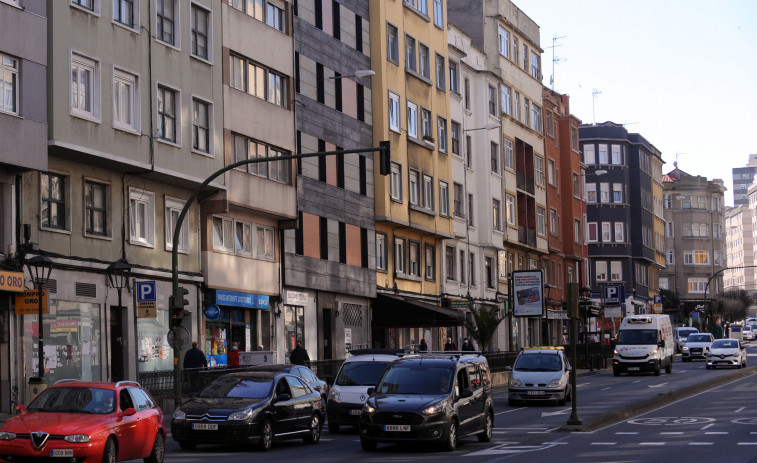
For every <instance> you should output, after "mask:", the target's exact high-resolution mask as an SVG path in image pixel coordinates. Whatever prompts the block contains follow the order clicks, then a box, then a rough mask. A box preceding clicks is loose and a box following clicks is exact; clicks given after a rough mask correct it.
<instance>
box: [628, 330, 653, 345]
mask: <svg viewBox="0 0 757 463" xmlns="http://www.w3.org/2000/svg"><path fill="white" fill-rule="evenodd" d="M618 344H657V331H655V330H620V333H619V334H618Z"/></svg>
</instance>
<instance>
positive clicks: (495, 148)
mask: <svg viewBox="0 0 757 463" xmlns="http://www.w3.org/2000/svg"><path fill="white" fill-rule="evenodd" d="M489 157H490V159H491V168H492V172H494V173H495V174H498V173H499V145H498V144H496V143H494V142H491V143H490V144H489Z"/></svg>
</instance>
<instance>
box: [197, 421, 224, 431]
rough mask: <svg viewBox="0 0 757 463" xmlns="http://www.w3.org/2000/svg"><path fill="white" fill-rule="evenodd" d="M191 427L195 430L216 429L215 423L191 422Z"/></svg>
mask: <svg viewBox="0 0 757 463" xmlns="http://www.w3.org/2000/svg"><path fill="white" fill-rule="evenodd" d="M192 429H194V430H195V431H218V424H216V423H192Z"/></svg>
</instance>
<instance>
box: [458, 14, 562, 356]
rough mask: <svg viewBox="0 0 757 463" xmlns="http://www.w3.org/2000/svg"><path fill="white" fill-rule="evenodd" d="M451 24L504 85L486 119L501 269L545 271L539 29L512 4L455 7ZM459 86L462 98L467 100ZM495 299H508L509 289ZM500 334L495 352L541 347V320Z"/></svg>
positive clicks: (493, 93) (516, 322) (525, 320)
mask: <svg viewBox="0 0 757 463" xmlns="http://www.w3.org/2000/svg"><path fill="white" fill-rule="evenodd" d="M448 14H449V20H450V22H453V23H454V24H455V25H457V26H458V27H459V28H460V29H461V30H463V31H464V32H465V33H466V34H468V35H469V36H470V37H471V41H472V44H473V45H474V46H475V47H477V48H478V49H479V50H482V51H483V53H484V54H485V56H486V58H487V60H486V70H487V72H489V73H493V74H494V75H495V76H497V78H498V79H500V80H501V84H500V86H499V88H496V87H495V88H492V89H489V91H488V96H487V98H488V106H489V107H490V108H491V109H490V114H492V115H494V116H495V117H497V118H498V119H499V120H500V125H501V134H502V140H501V146H502V151H503V154H502V155H503V160H502V164H503V174H502V176H503V200H504V206H503V210H504V211H505V214H504V215H505V226H504V228H503V230H504V246H505V249H504V253H503V254H502V258H501V265H503V266H504V269H505V270H504V273H505V274H507V275H508V276H509V275H511V274H512V272H513V271H514V270H534V271H538V270H543V269H544V266H545V262H544V257H545V256H546V255H547V254H548V234H547V207H546V204H547V190H546V187H547V185H546V177H545V159H544V135H543V111H542V83H541V80H542V71H541V54H542V49H541V47H540V45H539V43H540V42H539V26H538V25H537V24H536V23H535V22H533V20H531V19H530V18H529V17H528V16H527V15H526V14H525V13H524V12H523V11H521V10H520V9H518V7H517V6H516V5H515V4H513V3H512V2H510V1H509V0H501V1H500V0H483V1H476V2H469V1H462V0H452V1H450V2H449V5H448ZM465 85H466V84H465V82H463V93H465V90H464V89H465ZM498 287H499V292H500V293H502V294H509V286H508V284H507V282H505V281H501V282H498ZM507 312H508V317H509V320H508V323H510V324H511V327H510V329H509V330H507V331H505V330H500V332H499V335H498V338H497V343H498V344H497V345H498V346H499V347H500V348H501V349H513V350H517V349H518V348H520V347H522V346H529V345H537V344H539V343H540V342H542V337H541V333H542V324H543V323H542V317H541V316H536V315H533V314H530V313H527V314H525V315H523V316H514V314H513V311H512V310H510V308H509V307H508V310H507Z"/></svg>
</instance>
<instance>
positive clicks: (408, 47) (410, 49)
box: [405, 35, 418, 72]
mask: <svg viewBox="0 0 757 463" xmlns="http://www.w3.org/2000/svg"><path fill="white" fill-rule="evenodd" d="M405 69H406V70H408V71H413V72H417V71H418V67H417V65H416V61H415V39H414V38H412V37H410V36H409V35H405Z"/></svg>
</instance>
